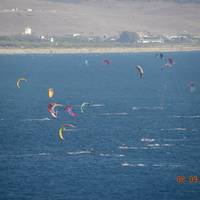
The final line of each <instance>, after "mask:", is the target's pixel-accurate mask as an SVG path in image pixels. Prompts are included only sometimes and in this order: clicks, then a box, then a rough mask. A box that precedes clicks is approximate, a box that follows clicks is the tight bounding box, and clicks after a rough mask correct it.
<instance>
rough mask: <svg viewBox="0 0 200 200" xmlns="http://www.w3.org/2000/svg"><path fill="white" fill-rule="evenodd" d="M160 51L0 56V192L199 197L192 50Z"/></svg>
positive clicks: (57, 199)
mask: <svg viewBox="0 0 200 200" xmlns="http://www.w3.org/2000/svg"><path fill="white" fill-rule="evenodd" d="M164 55H165V58H168V57H170V58H173V60H174V65H173V66H172V67H169V68H167V67H165V68H163V66H164V64H165V62H166V61H165V60H164V59H159V58H156V57H155V53H130V54H68V55H66V54H60V55H34V54H33V55H0V80H1V84H0V163H1V164H0V172H1V173H0V199H2V200H19V199H21V200H22V199H26V200H29V199H37V200H51V199H52V200H133V199H136V200H179V199H180V200H188V199H193V200H197V199H199V196H200V167H199V164H200V145H199V143H200V78H199V76H200V64H199V63H200V52H166V53H164ZM105 60H109V63H108V62H104V61H105ZM137 65H140V66H141V67H142V68H143V70H144V76H143V78H140V76H139V75H138V72H137V69H136V66H137ZM21 77H23V78H26V79H27V81H21V82H20V88H18V87H17V85H16V81H17V80H18V79H19V78H21ZM48 88H53V89H54V91H55V94H54V97H53V98H48V96H47V91H48ZM83 102H88V103H90V105H89V106H86V107H85V110H84V113H81V110H80V107H81V105H82V103H83ZM49 103H59V104H62V105H63V107H57V108H56V110H57V114H58V116H57V118H56V119H54V118H52V116H51V115H50V113H49V112H48V104H49ZM66 105H71V106H72V108H73V111H74V112H75V113H77V117H71V116H70V115H69V114H68V113H67V112H66V111H65V110H64V106H66ZM66 123H68V124H72V125H73V126H74V127H73V128H71V129H69V128H66V129H67V130H65V131H64V132H63V138H64V140H62V139H61V138H60V137H59V134H58V130H59V128H60V127H62V126H63V124H66Z"/></svg>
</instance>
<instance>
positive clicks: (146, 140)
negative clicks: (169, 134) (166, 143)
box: [141, 138, 155, 142]
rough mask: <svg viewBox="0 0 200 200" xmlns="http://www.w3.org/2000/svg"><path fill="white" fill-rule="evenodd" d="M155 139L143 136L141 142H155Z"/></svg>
mask: <svg viewBox="0 0 200 200" xmlns="http://www.w3.org/2000/svg"><path fill="white" fill-rule="evenodd" d="M154 141H155V139H153V138H152V139H151V138H142V139H141V142H154Z"/></svg>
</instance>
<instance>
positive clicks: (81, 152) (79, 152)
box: [67, 151, 91, 155]
mask: <svg viewBox="0 0 200 200" xmlns="http://www.w3.org/2000/svg"><path fill="white" fill-rule="evenodd" d="M90 153H91V151H74V152H73V151H72V152H67V154H69V155H79V154H90Z"/></svg>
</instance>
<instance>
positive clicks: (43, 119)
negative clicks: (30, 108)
mask: <svg viewBox="0 0 200 200" xmlns="http://www.w3.org/2000/svg"><path fill="white" fill-rule="evenodd" d="M49 120H51V119H50V118H48V117H45V118H39V119H23V120H21V121H25V122H26V121H27V122H28V121H49Z"/></svg>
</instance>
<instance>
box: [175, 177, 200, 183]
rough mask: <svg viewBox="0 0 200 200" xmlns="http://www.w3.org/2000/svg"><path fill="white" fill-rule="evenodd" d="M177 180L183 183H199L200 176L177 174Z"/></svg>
mask: <svg viewBox="0 0 200 200" xmlns="http://www.w3.org/2000/svg"><path fill="white" fill-rule="evenodd" d="M176 182H177V183H179V184H183V183H199V182H200V178H199V176H189V177H185V176H177V177H176Z"/></svg>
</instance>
